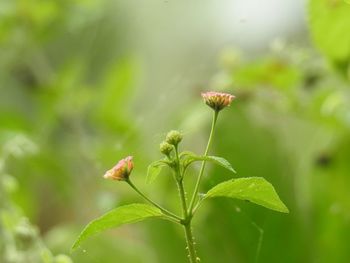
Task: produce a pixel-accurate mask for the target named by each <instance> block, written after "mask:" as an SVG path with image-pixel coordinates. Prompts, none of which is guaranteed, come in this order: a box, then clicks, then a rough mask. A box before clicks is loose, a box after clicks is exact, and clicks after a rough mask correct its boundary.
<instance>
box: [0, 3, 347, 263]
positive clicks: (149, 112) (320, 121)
mask: <svg viewBox="0 0 350 263" xmlns="http://www.w3.org/2000/svg"><path fill="white" fill-rule="evenodd" d="M349 28H350V4H349V3H348V2H347V1H342V0H311V1H309V2H307V1H302V0H300V1H292V0H290V1H278V0H264V1H258V0H254V1H253V0H252V1H243V0H235V1H229V0H225V1H199V0H195V1H173V0H148V1H146V0H129V1H123V0H86V1H84V0H69V1H68V0H1V1H0V146H1V157H0V216H1V217H0V262H4V263H22V262H23V263H24V262H25V263H37V262H44V263H46V262H48V263H50V262H52V263H68V262H78V263H80V262H83V263H100V262H101V263H109V262H110V263H112V262H126V263H139V262H140V263H157V262H162V263H163V262H168V263H175V262H176V263H178V262H186V253H185V249H184V248H185V241H184V238H183V233H182V229H181V228H180V227H178V226H176V225H173V224H171V223H169V222H166V221H161V220H149V221H146V222H144V223H139V224H136V225H130V226H124V227H122V228H119V229H115V230H110V231H107V232H105V233H103V234H101V235H98V236H96V237H94V238H91V239H89V240H88V241H87V242H85V243H84V244H83V245H82V247H81V248H80V249H78V250H77V251H76V252H74V253H73V254H70V252H69V249H70V246H71V245H72V243H73V242H74V240H75V238H76V237H77V235H78V233H79V232H80V231H81V230H82V228H83V226H84V225H85V224H86V223H87V222H89V221H90V220H91V219H93V218H96V217H97V216H99V215H101V214H103V213H104V212H106V211H108V210H110V209H112V208H114V207H116V206H118V205H121V204H127V203H131V202H142V200H140V199H139V197H138V196H136V194H135V193H134V192H132V191H131V189H129V188H128V187H127V185H126V184H123V183H115V182H111V181H106V180H103V179H102V175H103V174H104V172H105V171H106V170H108V169H109V168H111V167H112V166H113V165H114V164H115V163H116V162H117V161H118V160H119V159H120V158H122V157H124V156H126V155H133V156H134V158H135V159H134V160H135V170H134V172H133V174H132V176H133V178H134V181H135V182H136V184H138V185H139V186H140V188H141V189H143V190H144V191H145V192H147V193H148V194H149V195H150V196H151V197H153V198H154V199H156V200H158V201H159V202H160V203H162V204H164V205H167V206H169V207H171V209H173V210H175V211H179V209H180V208H179V207H178V205H177V198H178V195H177V193H176V188H175V186H174V185H173V184H172V183H173V182H172V180H170V179H169V177H168V176H167V174H166V173H162V174H161V176H159V179H158V180H157V181H156V182H155V183H154V184H152V185H146V184H145V173H146V169H147V165H148V163H149V162H150V161H152V160H155V159H159V158H160V154H159V153H158V144H159V143H160V142H161V141H162V140H163V138H164V136H165V134H166V132H167V131H168V130H171V129H179V130H181V131H182V132H183V133H184V134H185V139H184V143H183V149H187V150H192V151H195V152H197V153H201V152H202V151H203V150H204V149H203V148H204V145H205V142H206V139H207V136H208V132H209V126H210V121H211V115H210V114H211V112H210V109H209V108H208V107H206V106H205V105H204V103H203V102H202V100H201V98H200V92H201V91H207V90H217V91H226V92H229V93H232V94H234V95H236V96H237V99H236V100H235V101H234V102H233V104H232V106H231V107H230V108H228V109H226V110H224V111H223V112H222V113H221V115H220V118H219V122H218V126H217V134H216V137H215V138H214V145H213V149H212V153H215V154H216V155H221V156H223V157H225V158H226V159H227V160H229V161H230V162H231V163H232V164H233V166H234V168H235V169H236V170H237V171H238V176H239V177H245V176H263V177H265V178H266V179H267V180H269V181H270V182H271V183H272V184H273V185H274V186H275V188H276V190H277V192H278V193H279V195H280V197H281V199H282V200H283V201H284V202H285V203H286V205H287V206H288V207H289V209H290V211H291V213H290V214H288V215H284V214H279V213H276V212H273V211H269V210H266V209H263V208H260V207H257V206H254V205H252V204H248V203H244V202H240V201H232V200H214V201H210V202H208V203H207V204H206V205H204V206H202V208H201V210H200V212H199V213H198V217H197V218H196V219H195V222H194V234H195V236H196V240H197V244H198V251H199V255H200V256H201V258H202V262H206V263H214V262H240V263H245V262H247V263H250V262H252V263H253V262H255V263H256V262H269V263H271V262H286V263H289V262H315V263H316V262H317V263H329V262H336V263H338V262H339V263H346V262H350V249H349V248H350V247H349V243H350V190H349V189H350V87H349V82H350V34H349ZM193 172H196V169H194V170H193ZM231 177H232V175H230V174H229V173H228V172H226V171H225V170H224V169H222V168H217V167H212V166H209V171H208V172H207V175H206V177H205V180H204V182H203V186H202V191H205V190H206V189H209V188H210V187H212V186H213V185H215V184H216V183H218V182H221V181H223V180H227V179H228V178H231ZM193 179H194V176H192V175H190V174H188V178H186V183H187V186H191V185H192V184H193V182H194V180H193ZM63 254H66V255H68V256H65V255H63Z"/></svg>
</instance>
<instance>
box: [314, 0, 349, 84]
mask: <svg viewBox="0 0 350 263" xmlns="http://www.w3.org/2000/svg"><path fill="white" fill-rule="evenodd" d="M349 13H350V5H349V4H348V3H346V2H345V1H342V0H310V5H309V18H310V28H311V35H312V37H313V39H314V42H315V44H316V46H317V47H318V48H319V49H320V51H321V52H322V53H323V54H324V55H325V56H326V58H327V59H329V60H330V61H331V62H333V64H334V65H335V66H336V67H337V68H338V69H339V70H340V71H341V72H342V73H345V75H347V77H348V78H349V76H350V36H349V33H348V31H349V25H350V16H349Z"/></svg>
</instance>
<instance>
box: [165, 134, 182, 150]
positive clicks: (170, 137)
mask: <svg viewBox="0 0 350 263" xmlns="http://www.w3.org/2000/svg"><path fill="white" fill-rule="evenodd" d="M165 141H166V142H167V143H169V144H171V145H174V146H177V145H178V144H179V143H180V142H181V141H182V134H181V133H180V132H179V131H170V132H168V134H167V135H166V138H165Z"/></svg>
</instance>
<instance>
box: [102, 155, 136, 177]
mask: <svg viewBox="0 0 350 263" xmlns="http://www.w3.org/2000/svg"><path fill="white" fill-rule="evenodd" d="M133 168H134V163H133V161H132V156H128V157H126V158H124V159H121V160H120V161H119V162H118V163H117V164H116V165H115V166H114V167H113V168H112V169H110V170H108V171H107V172H106V173H105V174H104V175H103V177H104V178H106V179H112V180H117V181H125V180H127V179H128V178H129V175H130V173H131V171H132V169H133Z"/></svg>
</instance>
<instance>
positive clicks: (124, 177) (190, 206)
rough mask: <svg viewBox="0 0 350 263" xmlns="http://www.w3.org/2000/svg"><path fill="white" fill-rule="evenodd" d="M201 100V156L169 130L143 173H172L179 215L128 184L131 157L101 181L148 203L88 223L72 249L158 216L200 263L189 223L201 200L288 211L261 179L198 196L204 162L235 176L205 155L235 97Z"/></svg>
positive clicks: (221, 161) (206, 95)
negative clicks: (193, 173) (190, 174)
mask: <svg viewBox="0 0 350 263" xmlns="http://www.w3.org/2000/svg"><path fill="white" fill-rule="evenodd" d="M202 97H203V99H204V102H205V103H206V104H207V105H208V106H209V107H210V108H212V109H213V120H212V125H211V131H210V135H209V139H208V143H207V146H206V149H205V152H204V154H203V155H196V154H194V153H192V152H188V151H184V152H179V144H180V143H181V141H182V137H183V136H182V134H181V133H180V132H178V131H170V132H169V133H168V134H167V136H166V138H165V141H163V142H162V143H161V144H160V152H161V153H162V154H164V156H165V157H164V158H163V159H160V160H158V161H155V162H153V163H151V164H150V165H149V167H148V171H147V178H146V180H147V182H152V181H153V180H154V179H155V178H156V176H157V175H158V174H159V173H160V171H161V169H162V167H164V166H168V167H169V168H170V169H171V170H172V172H173V176H174V179H175V182H176V185H177V188H178V191H179V195H180V202H181V206H182V215H176V214H175V213H173V212H171V211H169V210H168V209H166V208H164V207H162V206H161V205H159V204H158V203H156V202H155V201H153V200H151V199H150V198H148V197H147V196H146V195H145V194H144V193H142V192H141V191H140V190H139V189H138V188H137V187H136V186H135V185H134V184H133V183H132V181H131V179H130V174H131V171H132V169H133V167H134V163H133V160H132V157H131V156H128V157H126V158H125V159H122V160H120V161H119V162H118V164H117V165H116V166H114V167H113V168H112V169H110V170H108V171H107V172H106V173H105V175H104V178H107V179H113V180H117V181H124V182H126V183H127V184H128V185H130V187H131V188H132V189H134V190H135V191H136V192H137V193H138V194H139V195H141V196H142V197H143V198H144V199H145V200H146V201H147V202H148V203H149V204H130V205H125V206H121V207H118V208H115V209H113V210H111V211H109V212H108V213H106V214H104V215H102V216H101V217H99V218H97V219H95V220H93V221H91V222H90V223H89V224H88V225H87V226H86V227H85V229H84V230H83V231H82V232H81V234H80V236H79V237H78V239H77V240H76V241H75V243H74V244H73V246H72V249H76V248H77V247H78V246H79V245H80V243H81V242H82V241H83V240H85V239H86V238H88V237H89V236H91V235H93V234H96V233H99V232H101V231H103V230H105V229H108V228H112V227H118V226H121V225H124V224H128V223H134V222H138V221H141V220H144V219H147V218H153V217H158V218H162V219H166V220H170V221H171V222H174V223H176V224H179V225H181V226H182V227H183V229H184V232H185V238H186V241H187V249H188V258H189V261H190V262H191V263H196V262H199V261H200V258H199V256H198V255H197V252H196V249H195V243H194V237H193V232H192V220H193V217H194V216H195V214H196V212H197V210H198V208H199V207H200V205H201V204H202V203H203V202H204V201H205V200H207V199H210V198H215V197H228V198H236V199H241V200H247V201H250V202H252V203H255V204H258V205H261V206H264V207H266V208H269V209H272V210H275V211H278V212H282V213H288V212H289V211H288V208H287V207H286V206H285V205H284V204H283V202H282V201H281V200H280V198H279V196H278V195H277V193H276V191H275V189H274V188H273V186H272V185H271V184H270V183H269V182H267V181H266V180H265V179H264V178H262V177H244V178H238V179H231V180H228V181H225V182H222V183H219V184H218V185H216V186H214V187H213V188H212V189H210V190H209V191H208V192H207V193H206V194H204V195H199V194H198V191H199V187H200V183H201V180H202V177H203V174H204V170H205V166H206V163H207V162H213V163H214V164H217V165H220V166H222V167H224V168H226V169H228V170H229V171H231V172H232V173H235V170H234V169H233V167H232V166H231V164H230V163H229V162H228V161H227V160H226V159H224V158H222V157H218V156H210V155H208V152H209V149H210V145H211V142H212V139H213V135H214V130H215V125H216V122H217V119H218V115H219V113H220V111H221V110H223V109H224V108H226V107H228V106H230V104H231V102H232V101H233V99H235V96H233V95H231V94H227V93H221V92H205V93H202ZM197 161H200V162H202V164H201V168H200V170H199V174H198V177H197V181H196V184H195V185H194V188H193V192H192V197H191V199H189V200H190V201H189V202H188V200H187V197H186V193H185V190H184V189H185V188H184V179H185V176H186V171H187V168H188V167H189V166H190V165H191V164H192V163H194V162H197Z"/></svg>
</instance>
